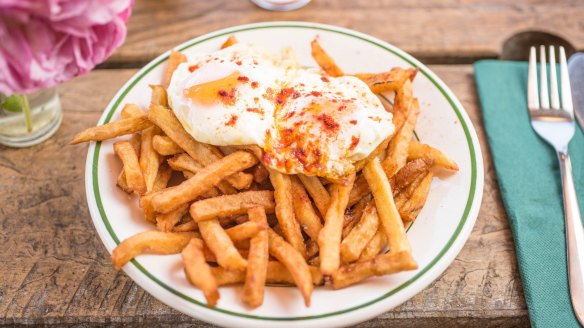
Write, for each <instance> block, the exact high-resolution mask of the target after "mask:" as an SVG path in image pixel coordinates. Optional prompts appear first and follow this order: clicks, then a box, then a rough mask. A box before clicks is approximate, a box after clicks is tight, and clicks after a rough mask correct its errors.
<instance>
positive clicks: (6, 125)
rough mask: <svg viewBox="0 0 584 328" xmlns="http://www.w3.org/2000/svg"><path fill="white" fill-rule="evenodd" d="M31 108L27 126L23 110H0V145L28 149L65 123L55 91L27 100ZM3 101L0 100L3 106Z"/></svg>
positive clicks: (40, 92)
mask: <svg viewBox="0 0 584 328" xmlns="http://www.w3.org/2000/svg"><path fill="white" fill-rule="evenodd" d="M26 97H27V98H28V104H29V108H30V119H29V120H28V122H27V118H26V115H25V110H23V108H16V110H15V109H14V108H11V110H7V108H4V107H2V108H0V144H4V145H6V146H11V147H29V146H32V145H36V144H38V143H41V142H43V141H45V140H46V139H48V138H49V137H51V136H52V135H53V134H54V133H55V132H56V131H57V129H58V128H59V126H60V125H61V121H62V119H63V115H62V111H61V102H60V100H59V95H58V94H57V90H56V88H51V89H45V90H41V91H37V92H35V93H32V94H29V95H27V96H26ZM3 101H4V100H3V99H0V103H2V102H3Z"/></svg>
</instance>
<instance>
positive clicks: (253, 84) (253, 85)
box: [251, 81, 260, 89]
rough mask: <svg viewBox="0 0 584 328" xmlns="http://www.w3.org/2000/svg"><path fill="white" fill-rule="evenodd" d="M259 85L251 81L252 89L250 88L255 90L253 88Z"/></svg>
mask: <svg viewBox="0 0 584 328" xmlns="http://www.w3.org/2000/svg"><path fill="white" fill-rule="evenodd" d="M259 85H260V84H259V83H258V82H257V81H253V82H252V83H251V87H252V88H254V89H255V88H257V87H258V86H259Z"/></svg>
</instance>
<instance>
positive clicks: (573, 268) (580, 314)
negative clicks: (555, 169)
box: [558, 150, 584, 325]
mask: <svg viewBox="0 0 584 328" xmlns="http://www.w3.org/2000/svg"><path fill="white" fill-rule="evenodd" d="M558 159H559V161H560V171H561V174H562V191H563V195H564V212H565V217H566V246H567V258H568V282H569V287H570V298H571V299H572V307H573V308H574V313H575V314H576V317H577V318H578V321H579V322H580V324H582V325H584V229H583V228H582V220H581V219H580V209H579V207H578V199H577V197H576V188H575V187H574V177H573V176H572V162H571V161H570V156H569V155H568V151H567V150H565V151H559V152H558Z"/></svg>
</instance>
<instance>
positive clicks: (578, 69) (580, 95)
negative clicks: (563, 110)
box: [568, 52, 584, 131]
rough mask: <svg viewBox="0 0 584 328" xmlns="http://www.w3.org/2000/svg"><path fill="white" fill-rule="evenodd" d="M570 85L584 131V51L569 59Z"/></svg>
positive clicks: (575, 110) (577, 116)
mask: <svg viewBox="0 0 584 328" xmlns="http://www.w3.org/2000/svg"><path fill="white" fill-rule="evenodd" d="M568 71H569V72H570V73H569V74H570V85H571V87H572V97H573V99H574V101H573V102H574V113H575V114H576V119H577V120H578V124H580V128H581V129H582V130H583V131H584V53H583V52H578V53H575V54H573V55H572V56H570V60H568Z"/></svg>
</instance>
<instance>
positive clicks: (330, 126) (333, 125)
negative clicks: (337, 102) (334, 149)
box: [317, 114, 340, 132]
mask: <svg viewBox="0 0 584 328" xmlns="http://www.w3.org/2000/svg"><path fill="white" fill-rule="evenodd" d="M317 119H318V120H319V121H321V122H322V124H323V125H324V127H325V129H326V130H327V131H330V132H336V131H338V130H339V128H340V125H339V123H337V122H336V121H335V119H334V118H332V116H330V115H327V114H320V115H319V116H318V117H317Z"/></svg>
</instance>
